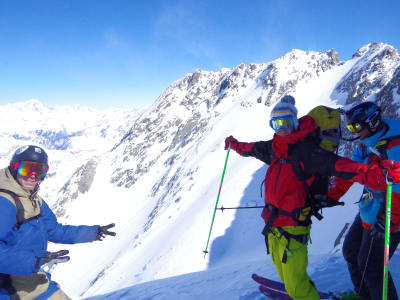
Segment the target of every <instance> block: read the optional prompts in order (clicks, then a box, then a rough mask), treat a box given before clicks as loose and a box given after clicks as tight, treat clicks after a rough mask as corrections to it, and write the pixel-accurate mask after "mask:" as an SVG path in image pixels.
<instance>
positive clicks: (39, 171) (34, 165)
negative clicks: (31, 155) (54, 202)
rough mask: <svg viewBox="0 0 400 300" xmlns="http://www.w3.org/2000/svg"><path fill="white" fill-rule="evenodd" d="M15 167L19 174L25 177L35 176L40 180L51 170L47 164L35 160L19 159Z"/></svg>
mask: <svg viewBox="0 0 400 300" xmlns="http://www.w3.org/2000/svg"><path fill="white" fill-rule="evenodd" d="M14 168H15V170H16V172H17V174H19V175H21V176H24V177H32V176H34V177H35V178H36V179H38V180H43V179H44V178H45V177H46V174H47V171H48V170H49V166H48V165H47V164H45V163H38V162H34V161H18V162H17V163H16V164H15V167H14Z"/></svg>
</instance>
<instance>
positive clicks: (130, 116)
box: [0, 99, 140, 202]
mask: <svg viewBox="0 0 400 300" xmlns="http://www.w3.org/2000/svg"><path fill="white" fill-rule="evenodd" d="M139 115H140V110H137V109H132V110H121V109H111V110H106V111H96V110H94V109H91V108H87V107H81V106H75V107H70V106H54V107H51V106H45V105H44V104H42V103H41V102H40V101H38V100H36V99H31V100H28V101H26V102H19V103H14V104H8V105H1V106H0V119H1V120H2V126H1V128H0V137H1V141H2V147H1V150H0V162H1V164H2V165H3V166H6V165H7V164H8V163H9V160H10V158H11V156H12V153H14V151H15V150H16V149H17V148H18V147H19V146H21V145H25V144H36V145H40V146H42V147H43V148H44V149H46V150H47V151H48V154H49V160H50V169H49V172H50V173H49V175H48V177H47V179H46V180H45V181H44V182H43V186H42V190H43V192H44V193H45V194H44V196H45V198H50V199H54V197H55V195H56V194H57V193H58V192H59V190H60V189H61V187H62V185H64V184H65V181H66V178H69V177H71V176H72V174H73V173H74V172H75V171H76V170H77V169H78V168H80V167H81V166H82V165H83V164H84V163H86V161H87V160H89V159H93V156H95V155H101V154H102V153H103V152H106V151H109V150H110V149H111V148H112V147H113V146H114V145H115V144H116V143H117V142H119V141H120V140H121V138H122V137H123V136H124V134H126V132H127V131H128V130H129V128H130V127H131V126H132V124H134V122H135V119H136V118H137V117H138V116H139ZM43 192H42V194H43ZM50 202H52V200H50Z"/></svg>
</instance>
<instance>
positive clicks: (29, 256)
mask: <svg viewBox="0 0 400 300" xmlns="http://www.w3.org/2000/svg"><path fill="white" fill-rule="evenodd" d="M0 189H4V190H7V191H11V192H13V193H14V194H16V195H17V198H18V199H19V200H20V201H18V202H19V203H20V206H19V208H18V209H17V206H18V205H16V203H17V201H16V200H15V199H14V198H13V196H11V195H9V194H7V193H5V192H2V191H0V273H3V274H9V275H10V277H11V281H12V284H13V287H14V288H15V290H16V292H17V294H18V293H19V291H25V293H26V292H29V291H32V293H33V292H34V289H35V284H37V282H36V283H35V280H33V279H32V276H33V277H35V276H36V275H35V274H38V272H39V264H38V263H37V262H38V259H40V258H42V257H43V256H44V254H45V252H46V251H47V244H48V242H49V241H50V242H54V243H62V244H75V243H85V242H93V241H95V240H96V238H97V233H98V230H99V226H98V225H96V226H71V225H62V224H60V223H58V222H57V218H56V216H55V215H54V213H53V212H52V210H51V209H50V208H49V206H48V205H47V203H46V202H45V201H44V200H43V199H42V198H40V197H39V196H37V195H36V196H34V197H32V195H31V193H30V192H29V191H27V190H25V189H23V188H22V187H21V186H20V185H19V184H18V183H17V181H16V180H15V179H14V178H13V177H12V175H11V173H10V171H9V170H8V168H6V169H2V170H0ZM21 205H22V210H21ZM21 212H22V215H23V216H24V222H21V223H22V224H18V225H17V221H18V217H17V213H18V215H21ZM18 222H19V221H18ZM40 272H41V273H43V272H42V271H40ZM43 274H44V273H43ZM46 276H47V279H48V283H49V285H48V289H47V291H45V292H44V293H42V294H40V295H39V297H37V294H36V296H32V297H31V298H30V299H47V298H48V297H49V296H50V295H51V294H53V293H54V292H56V291H57V290H58V289H59V288H58V285H57V284H56V283H55V282H53V281H51V278H50V274H46ZM25 278H26V279H25ZM1 293H2V292H1V291H0V295H1Z"/></svg>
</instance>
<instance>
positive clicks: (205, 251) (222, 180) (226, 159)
mask: <svg viewBox="0 0 400 300" xmlns="http://www.w3.org/2000/svg"><path fill="white" fill-rule="evenodd" d="M230 151H231V143H229V145H228V152H227V153H226V158H225V165H224V171H223V172H222V177H221V183H220V185H219V190H218V195H217V201H216V202H215V208H214V213H213V216H212V220H211V226H210V231H209V233H208V239H207V245H206V249H205V250H204V251H203V252H204V258H205V257H206V255H207V253H208V251H207V249H208V243H209V242H210V236H211V231H212V227H213V225H214V219H215V213H216V211H217V207H218V201H219V196H220V195H221V189H222V183H223V182H224V177H225V170H226V165H227V164H228V157H229V152H230Z"/></svg>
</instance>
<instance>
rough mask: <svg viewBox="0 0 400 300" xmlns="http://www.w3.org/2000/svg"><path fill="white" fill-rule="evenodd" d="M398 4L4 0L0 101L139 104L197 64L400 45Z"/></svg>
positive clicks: (212, 67)
mask: <svg viewBox="0 0 400 300" xmlns="http://www.w3.org/2000/svg"><path fill="white" fill-rule="evenodd" d="M378 3H379V4H378ZM399 13H400V1H399V0H393V1H384V0H383V1H379V2H378V1H372V0H371V1H368V0H346V1H344V0H343V1H342V0H336V1H321V0H319V1H316V0H315V1H314V0H307V1H306V0H304V1H303V0H251V1H246V0H243V1H239V0H229V1H228V0H226V1H225V0H221V1H219V0H212V1H211V0H204V1H199V0H171V1H168V0H148V1H139V0H137V1H135V0H48V1H47V0H46V1H45V0H18V1H15V0H1V1H0V104H6V103H12V102H19V101H26V100H28V99H30V98H36V99H38V100H40V101H41V102H43V103H45V104H50V105H75V104H80V105H84V106H90V107H94V108H98V109H103V108H108V107H122V108H132V107H138V106H144V105H147V104H151V103H153V102H154V101H155V100H156V98H157V97H158V96H159V95H160V94H161V93H162V92H163V90H164V89H166V88H167V87H168V86H169V85H170V84H171V83H172V82H174V81H175V80H177V79H179V78H181V77H183V76H184V75H185V74H187V73H191V72H194V71H195V70H196V69H202V70H209V71H217V70H219V69H221V68H223V67H228V68H232V67H234V66H237V65H239V64H240V63H245V64H248V63H261V62H269V61H272V60H274V59H276V58H279V57H280V56H282V55H284V54H285V53H287V52H288V51H290V50H291V49H294V48H296V49H301V50H312V51H322V52H324V51H327V50H329V49H331V48H333V49H335V50H336V51H337V52H339V55H340V58H341V59H342V60H347V59H349V58H350V57H351V55H352V54H353V53H354V52H356V51H357V50H358V49H359V48H360V47H362V46H363V45H365V44H368V43H370V42H375V41H377V42H385V43H388V44H391V45H393V46H394V47H395V48H396V49H400V35H399V28H400V18H399V17H398V15H399Z"/></svg>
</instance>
